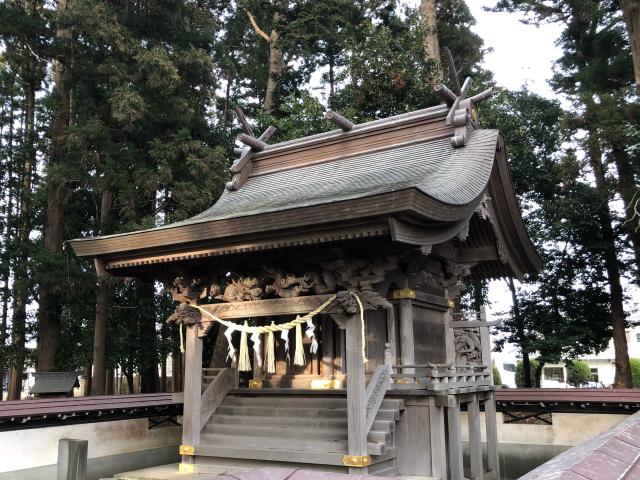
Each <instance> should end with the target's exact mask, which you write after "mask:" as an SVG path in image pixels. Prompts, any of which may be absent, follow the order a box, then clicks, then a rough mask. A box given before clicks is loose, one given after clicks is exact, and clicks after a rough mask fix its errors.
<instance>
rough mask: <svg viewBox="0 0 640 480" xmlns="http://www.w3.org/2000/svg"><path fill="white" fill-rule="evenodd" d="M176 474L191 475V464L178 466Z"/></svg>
mask: <svg viewBox="0 0 640 480" xmlns="http://www.w3.org/2000/svg"><path fill="white" fill-rule="evenodd" d="M178 473H193V463H180V464H178Z"/></svg>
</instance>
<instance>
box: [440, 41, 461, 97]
mask: <svg viewBox="0 0 640 480" xmlns="http://www.w3.org/2000/svg"><path fill="white" fill-rule="evenodd" d="M443 50H444V57H445V60H446V61H447V66H448V67H449V81H450V82H451V85H453V89H454V90H455V91H456V92H457V93H460V91H461V88H460V80H458V69H457V68H456V62H454V61H453V55H452V54H451V50H449V47H444V48H443Z"/></svg>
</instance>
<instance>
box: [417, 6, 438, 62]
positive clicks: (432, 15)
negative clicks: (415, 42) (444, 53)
mask: <svg viewBox="0 0 640 480" xmlns="http://www.w3.org/2000/svg"><path fill="white" fill-rule="evenodd" d="M420 14H421V15H422V19H423V21H424V26H425V35H424V39H423V41H422V44H423V45H424V52H425V55H426V57H427V60H430V59H434V60H435V61H436V62H437V63H438V65H439V64H440V42H439V41H438V20H437V17H436V0H422V1H421V2H420Z"/></svg>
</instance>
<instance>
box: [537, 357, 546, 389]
mask: <svg viewBox="0 0 640 480" xmlns="http://www.w3.org/2000/svg"><path fill="white" fill-rule="evenodd" d="M544 365H545V363H544V362H543V361H542V360H540V361H538V365H537V366H536V371H535V374H534V376H535V388H540V387H541V386H542V369H543V368H544Z"/></svg>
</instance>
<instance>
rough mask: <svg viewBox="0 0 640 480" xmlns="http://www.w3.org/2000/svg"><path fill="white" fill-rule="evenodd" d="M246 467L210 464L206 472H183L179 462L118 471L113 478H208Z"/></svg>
mask: <svg viewBox="0 0 640 480" xmlns="http://www.w3.org/2000/svg"><path fill="white" fill-rule="evenodd" d="M246 471H248V470H247V469H246V468H240V467H225V466H219V467H215V466H211V467H209V466H208V468H207V472H204V471H203V470H202V469H196V471H195V472H194V473H184V472H180V471H179V464H177V463H173V464H171V465H162V466H160V467H152V468H145V469H144V470H136V471H133V472H125V473H119V474H118V475H116V476H115V477H114V479H115V480H174V479H179V480H209V479H212V478H216V477H219V476H221V475H229V474H232V473H234V472H235V473H237V472H246Z"/></svg>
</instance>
